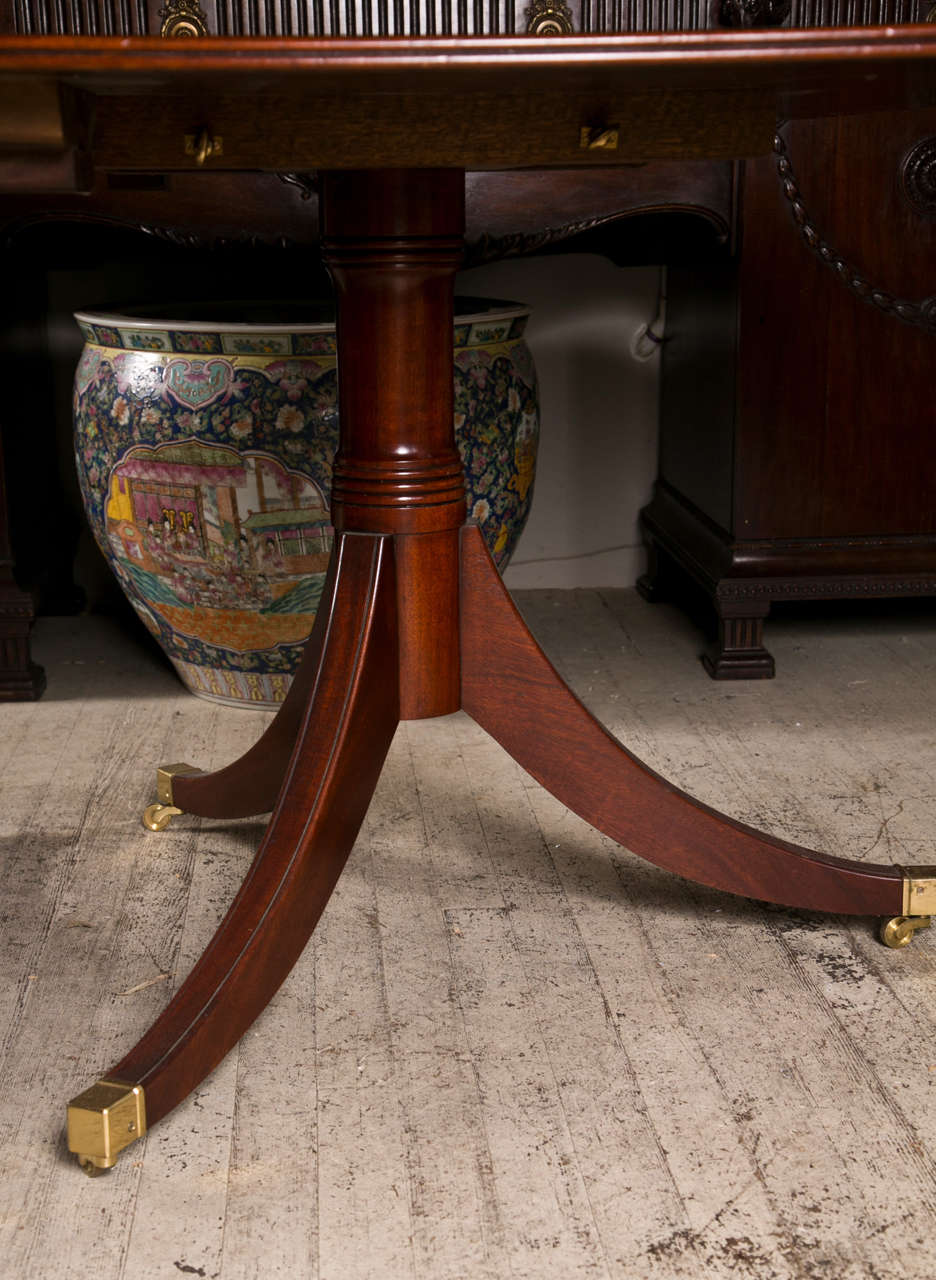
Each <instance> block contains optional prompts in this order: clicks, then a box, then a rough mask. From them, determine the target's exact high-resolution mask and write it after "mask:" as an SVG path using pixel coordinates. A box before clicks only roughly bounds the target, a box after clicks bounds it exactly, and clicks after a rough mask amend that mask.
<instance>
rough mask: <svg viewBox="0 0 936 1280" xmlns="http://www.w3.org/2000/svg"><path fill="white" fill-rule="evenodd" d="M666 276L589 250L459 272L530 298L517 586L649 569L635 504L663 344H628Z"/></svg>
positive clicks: (626, 579)
mask: <svg viewBox="0 0 936 1280" xmlns="http://www.w3.org/2000/svg"><path fill="white" fill-rule="evenodd" d="M659 283H660V272H659V270H658V269H657V268H656V267H629V268H626V269H620V268H618V267H615V266H614V265H613V264H612V263H610V262H609V261H608V260H607V259H605V258H601V257H598V256H596V255H592V254H568V255H563V256H561V257H547V258H529V259H518V260H516V261H508V262H500V263H495V264H494V265H492V266H488V267H477V268H475V269H474V270H471V271H465V272H463V273H462V274H461V275H460V276H459V281H458V289H459V292H461V293H465V294H475V295H486V296H489V297H494V298H507V299H512V300H516V301H518V302H526V303H529V304H530V305H531V306H532V307H533V314H532V316H531V318H530V323H529V326H528V329H527V336H528V339H529V343H530V347H531V349H532V351H533V355H534V358H535V360H536V367H537V373H538V375H539V386H540V409H541V416H542V434H541V438H540V449H539V462H538V466H537V474H536V488H535V497H534V500H533V509H532V511H531V513H530V519H529V522H528V524H527V527H526V530H525V531H524V534H523V536H522V538H521V539H520V542H519V544H518V546H517V550H516V552H515V553H514V557H513V560H512V561H511V563H510V567H509V568H508V569H507V572H506V574H505V581H506V582H507V584H508V585H509V586H511V587H515V588H516V587H610V586H615V587H626V586H632V585H633V583H634V582H635V581H636V579H637V577H638V576H639V574H640V573H642V572H643V567H644V555H643V549H642V546H641V542H640V535H639V531H638V527H637V514H638V512H639V510H640V507H641V506H642V505H643V504H644V503H645V502H647V501H648V499H649V497H650V492H651V488H652V485H653V480H654V476H655V474H656V460H657V392H658V370H659V354H658V352H656V351H653V352H652V354H651V355H650V356H649V358H645V359H641V358H638V357H635V355H634V354H633V352H632V347H633V344H634V342H635V340H636V339H637V337H638V336H639V334H640V332H641V329H642V326H644V325H648V324H649V323H650V322H651V321H652V320H653V318H654V316H655V314H656V311H657V302H658V292H659ZM656 328H659V325H657V326H655V329H656ZM642 345H643V346H645V347H648V348H650V349H652V344H647V343H644V344H642Z"/></svg>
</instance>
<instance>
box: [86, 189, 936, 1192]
mask: <svg viewBox="0 0 936 1280" xmlns="http://www.w3.org/2000/svg"><path fill="white" fill-rule="evenodd" d="M322 203H323V211H324V233H325V234H324V240H323V254H324V258H325V262H326V264H327V265H328V268H329V270H330V271H331V274H332V277H333V279H334V282H335V287H336V292H337V304H338V344H339V347H338V349H339V400H340V405H341V446H340V449H339V452H338V455H337V457H336V461H335V477H334V488H333V499H332V502H333V506H332V509H333V515H334V520H335V527H336V539H335V548H334V552H333V555H332V560H331V565H330V569H329V573H328V577H327V581H326V585H325V589H324V592H323V596H322V602H321V605H320V608H319V613H318V616H317V618H316V623H315V628H314V630H313V633H312V636H311V637H310V640H309V642H308V644H307V647H306V651H305V655H304V658H303V661H302V664H301V666H300V669H299V671H298V673H297V675H296V678H295V680H294V682H293V685H292V688H291V690H290V692H289V695H288V697H287V699H286V701H285V703H284V704H283V707H282V708H281V710H280V711H279V713H278V715H277V716H276V718H275V719H274V721H273V722H272V723H271V725H270V727H269V728H268V729H267V731H266V733H265V734H264V735H263V737H262V738H261V739H260V741H259V742H258V743H257V744H256V745H255V746H254V747H253V748H252V749H251V750H250V751H248V752H247V753H246V755H244V756H243V757H242V758H241V759H240V760H238V761H236V762H235V763H234V764H231V765H229V766H228V767H227V768H225V769H221V770H219V771H217V772H215V773H199V772H195V771H193V772H188V773H186V772H176V773H175V774H174V776H172V777H171V780H168V781H167V794H165V795H164V796H163V797H162V798H163V800H164V801H168V802H169V805H170V806H171V807H172V808H173V809H174V810H176V811H184V812H186V813H193V814H200V815H202V816H204V817H209V818H234V817H246V816H248V815H252V814H257V813H266V812H268V811H270V810H272V817H271V819H270V823H269V826H268V828H267V830H266V834H265V835H264V838H263V841H262V843H261V845H260V848H259V850H258V852H257V855H256V858H255V859H254V862H253V864H252V866H251V868H250V870H249V872H248V873H247V876H246V879H245V880H244V883H243V885H242V887H241V889H240V891H239V892H238V894H237V897H236V898H235V900H234V902H233V904H232V906H231V908H230V911H229V912H228V914H227V916H226V917H225V919H224V920H223V922H222V923H221V925H220V926H219V928H218V931H217V933H216V934H215V936H214V938H213V939H212V940H211V942H210V943H209V945H208V947H207V949H206V951H205V953H204V954H203V955H202V957H201V959H200V960H199V961H198V963H197V964H196V965H195V968H194V969H193V971H192V973H191V974H190V975H189V977H188V978H187V979H186V981H185V982H184V984H183V985H182V986H181V988H180V989H179V991H178V992H177V994H176V995H175V996H174V997H173V999H172V1000H171V1001H170V1003H169V1005H168V1006H167V1008H166V1009H165V1011H164V1012H163V1013H162V1015H161V1016H160V1017H159V1018H158V1019H157V1021H156V1022H155V1023H154V1024H153V1026H152V1027H151V1028H150V1029H149V1030H148V1031H147V1032H146V1034H145V1035H144V1036H143V1038H142V1039H141V1040H140V1041H139V1043H138V1044H137V1045H136V1046H135V1047H134V1048H133V1049H131V1050H130V1052H129V1053H128V1054H127V1055H126V1056H125V1057H124V1058H123V1059H122V1060H121V1061H120V1062H119V1063H117V1065H116V1066H115V1067H114V1068H113V1070H112V1071H111V1072H109V1073H108V1075H107V1076H106V1077H105V1078H104V1080H102V1081H100V1082H99V1083H98V1084H97V1085H95V1086H93V1087H92V1088H91V1089H90V1090H87V1091H86V1092H85V1093H84V1094H82V1095H81V1096H80V1097H79V1098H76V1099H75V1100H74V1101H73V1102H72V1103H71V1104H70V1107H69V1145H70V1147H71V1149H72V1150H73V1151H75V1152H76V1153H77V1154H78V1155H79V1158H80V1160H81V1162H82V1164H83V1165H84V1166H85V1167H86V1168H87V1169H88V1170H89V1171H91V1172H94V1171H97V1170H98V1169H101V1168H106V1167H109V1166H110V1165H111V1164H113V1163H114V1162H115V1160H116V1157H117V1154H118V1153H119V1151H120V1150H121V1149H122V1147H124V1146H126V1145H127V1144H128V1143H129V1142H131V1141H133V1140H134V1139H135V1138H137V1137H139V1136H140V1135H141V1134H142V1133H143V1132H144V1131H145V1128H146V1127H147V1125H151V1124H153V1123H154V1122H155V1121H157V1120H159V1119H161V1118H162V1117H163V1116H164V1115H166V1113H167V1112H169V1111H170V1110H172V1108H173V1107H175V1106H176V1105H177V1104H178V1103H179V1102H180V1101H181V1100H182V1099H183V1098H184V1097H185V1096H186V1095H187V1094H188V1093H189V1092H191V1090H192V1089H194V1088H195V1086H196V1085H198V1084H199V1082H200V1081H201V1080H203V1079H204V1077H205V1076H206V1075H207V1074H208V1073H209V1072H210V1071H211V1070H212V1069H213V1068H214V1067H215V1066H216V1065H217V1064H218V1063H219V1062H220V1061H221V1059H222V1058H223V1057H224V1055H225V1054H226V1053H227V1052H228V1050H229V1049H230V1048H231V1047H232V1046H233V1045H234V1044H235V1043H236V1042H237V1040H238V1039H239V1038H240V1036H241V1035H242V1034H243V1033H244V1031H245V1030H246V1029H247V1027H248V1026H249V1025H250V1024H251V1022H252V1021H253V1020H254V1018H256V1016H257V1015H258V1014H259V1013H260V1012H261V1010H262V1009H263V1008H264V1007H265V1006H266V1004H267V1003H268V1001H269V1000H270V998H271V997H272V995H273V994H274V992H275V991H276V990H277V988H278V987H279V985H280V984H281V983H282V981H283V980H284V979H285V977H286V975H287V974H288V973H289V971H290V969H291V967H292V965H293V964H294V962H295V961H296V959H297V958H298V956H299V954H300V952H301V951H302V949H303V947H304V946H305V944H306V942H307V941H308V939H309V936H310V935H311V933H312V930H313V928H314V927H315V924H316V922H317V921H318V919H319V916H320V915H321V913H322V911H323V910H324V907H325V904H326V903H327V901H328V898H329V896H330V894H331V892H332V890H333V888H334V887H335V884H336V882H337V880H338V877H339V875H340V874H341V870H342V868H343V866H344V864H345V861H346V859H347V857H348V854H349V853H350V851H351V847H352V845H353V843H354V840H355V838H356V836H357V833H358V830H359V829H360V826H361V823H362V821H363V819H364V815H365V813H366V810H367V807H368V804H369V802H370V799H371V796H372V794H373V791H374V788H375V786H376V784H377V779H378V777H379V775H380V771H381V768H382V765H383V761H384V758H385V756H386V753H387V750H388V748H389V746H390V742H391V740H392V738H393V734H394V731H395V729H396V726H397V724H398V722H399V721H400V720H403V719H419V718H424V717H427V716H436V715H445V714H448V713H451V712H453V711H456V710H458V709H459V708H462V709H464V710H465V711H466V712H468V714H469V715H471V716H472V717H473V718H474V719H475V720H476V721H477V722H478V724H480V725H481V726H482V727H483V728H484V729H486V730H487V731H488V732H489V733H491V734H492V736H493V737H494V738H495V739H496V740H497V741H498V742H499V743H500V744H501V745H502V746H503V747H505V748H506V750H507V751H508V752H509V753H510V754H511V755H512V756H513V757H514V759H516V760H517V761H518V763H519V764H521V765H522V766H523V767H524V768H525V769H527V770H529V772H530V773H531V774H532V775H533V776H534V777H535V778H536V779H537V780H538V781H539V782H541V783H542V784H543V785H544V786H545V787H547V788H548V789H549V790H550V791H551V792H552V793H553V794H554V795H555V796H556V797H557V798H558V799H559V800H560V801H562V803H564V804H566V805H567V806H568V807H569V808H570V809H572V810H574V811H575V812H576V813H577V814H579V815H580V816H581V817H583V818H584V819H586V820H587V821H588V822H590V823H592V824H593V825H594V826H595V827H597V828H598V829H599V830H601V831H603V832H605V833H606V834H607V835H609V836H611V837H613V838H614V839H616V840H619V841H621V842H622V843H625V844H626V845H627V846H628V847H629V848H630V849H632V850H633V851H634V852H635V853H638V854H640V855H642V856H643V857H646V858H647V859H649V860H650V861H651V862H654V863H656V864H657V865H658V866H660V867H664V868H667V869H669V870H671V871H675V872H677V873H679V874H680V875H683V876H686V877H688V878H689V879H692V880H695V881H698V882H700V883H703V884H706V885H710V886H713V887H715V888H719V889H725V890H728V891H729V892H732V893H739V894H744V895H747V896H750V897H754V898H759V899H765V900H768V901H771V902H777V903H782V904H786V905H790V906H797V907H808V908H812V909H815V910H823V911H836V912H847V913H853V914H868V915H883V916H900V917H905V916H906V917H920V919H914V918H909V919H907V920H905V921H904V922H903V923H901V924H892V932H893V930H894V929H896V930H897V931H898V933H899V935H900V939H903V938H906V939H909V937H910V936H911V934H912V931H913V928H914V927H919V926H920V925H921V924H922V917H923V916H924V914H925V912H926V911H927V910H929V909H930V899H931V898H932V896H933V892H934V888H936V880H934V879H933V878H932V877H933V876H934V875H936V872H934V871H933V870H932V869H924V868H917V869H916V870H915V871H909V872H908V871H906V870H904V869H902V868H898V867H892V866H881V865H871V864H861V863H857V862H848V861H844V860H841V859H837V858H831V857H827V856H825V855H823V854H820V853H814V852H810V851H809V850H806V849H801V848H798V847H797V846H795V845H791V844H788V843H786V842H785V841H782V840H777V839H774V838H773V837H771V836H769V835H765V834H761V833H759V832H757V831H754V830H752V829H751V828H749V827H746V826H744V825H742V824H741V823H738V822H735V821H733V820H732V819H730V818H727V817H724V816H723V815H721V814H719V813H717V812H715V811H714V810H712V809H709V808H707V807H706V806H704V805H701V804H698V803H697V802H696V801H694V800H692V799H691V798H690V797H689V796H687V795H685V794H684V793H683V792H680V791H679V790H677V789H676V788H675V787H673V786H671V785H670V784H669V783H668V782H666V781H665V780H664V779H662V778H660V777H658V776H657V775H656V774H654V773H652V772H651V771H650V770H649V769H647V768H646V767H645V766H644V765H642V764H641V763H640V761H639V760H637V759H636V758H635V757H633V756H632V755H631V754H630V753H629V752H628V751H627V750H626V749H625V748H624V747H623V746H622V745H621V744H620V743H619V742H618V741H617V740H616V739H615V738H613V737H612V736H611V735H610V734H609V733H608V732H607V731H606V730H605V729H604V728H602V726H601V725H600V724H599V723H598V722H597V721H596V720H595V719H594V718H593V717H592V716H591V715H590V713H589V712H588V711H587V710H586V709H585V708H584V707H583V706H582V704H581V703H580V702H579V701H578V700H577V699H576V698H575V696H574V695H573V694H572V693H571V691H570V690H569V689H568V688H567V687H566V685H565V684H564V682H563V681H562V680H561V678H560V677H559V675H558V674H557V673H556V671H555V670H554V668H553V667H552V666H551V664H550V663H549V661H548V659H547V658H546V657H545V655H544V654H543V653H542V651H541V650H540V648H539V647H538V645H537V644H536V642H535V640H534V639H533V637H532V636H531V634H530V633H529V631H528V630H527V628H526V626H525V624H524V622H523V621H522V619H521V618H520V615H519V614H518V613H517V611H516V609H515V608H514V605H513V603H512V601H511V599H510V596H509V594H508V593H507V591H506V589H505V588H504V586H503V584H502V583H501V580H500V577H499V575H498V572H497V570H496V568H495V566H494V563H493V561H492V560H491V558H490V556H489V555H488V553H487V549H486V547H485V544H484V541H483V539H482V536H481V533H480V530H479V529H478V528H477V527H475V526H473V525H466V524H465V523H464V520H465V501H464V489H463V478H462V470H461V464H460V460H459V456H458V453H457V450H456V446H455V439H454V432H453V407H452V397H453V390H452V386H453V371H452V342H451V336H452V320H453V310H452V309H453V294H454V279H455V273H456V271H457V269H458V265H459V261H460V257H461V245H462V230H463V218H464V212H463V205H464V175H463V173H462V172H461V171H460V170H431V169H428V170H408V171H407V170H387V171H369V172H364V171H360V172H335V173H326V174H325V175H323V179H322ZM901 930H902V932H901Z"/></svg>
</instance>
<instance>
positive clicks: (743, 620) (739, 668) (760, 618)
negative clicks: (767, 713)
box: [702, 600, 776, 680]
mask: <svg viewBox="0 0 936 1280" xmlns="http://www.w3.org/2000/svg"><path fill="white" fill-rule="evenodd" d="M715 607H716V609H717V611H718V641H717V643H716V644H714V645H713V646H712V648H711V650H710V651H709V652H708V653H705V654H703V655H702V665H703V666H704V667H705V669H706V671H707V672H708V673H709V675H710V676H711V677H712V679H713V680H772V679H773V677H774V673H775V670H776V666H775V663H774V659H773V654H772V653H770V652H769V651H768V650H767V649H765V648H764V622H765V620H766V618H767V615H768V613H769V612H770V601H769V600H745V601H744V602H743V603H741V604H738V603H736V602H735V601H732V600H716V602H715Z"/></svg>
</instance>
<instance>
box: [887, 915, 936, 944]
mask: <svg viewBox="0 0 936 1280" xmlns="http://www.w3.org/2000/svg"><path fill="white" fill-rule="evenodd" d="M930 924H931V918H930V917H929V916H892V917H891V919H890V920H885V921H884V923H883V924H882V925H881V941H882V942H883V943H884V945H885V947H907V946H909V945H910V943H911V942H912V941H913V935H914V934H915V933H916V932H917V930H918V929H928V928H929V927H930Z"/></svg>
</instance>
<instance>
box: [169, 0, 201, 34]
mask: <svg viewBox="0 0 936 1280" xmlns="http://www.w3.org/2000/svg"><path fill="white" fill-rule="evenodd" d="M159 16H160V18H162V26H161V27H160V29H159V34H160V35H161V36H162V37H163V38H164V39H167V40H176V39H193V38H197V37H199V36H206V35H207V34H208V15H207V14H206V13H205V11H204V9H203V8H202V7H201V5H200V4H199V3H198V0H167V3H166V7H165V8H164V9H160V11H159Z"/></svg>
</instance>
